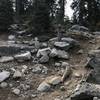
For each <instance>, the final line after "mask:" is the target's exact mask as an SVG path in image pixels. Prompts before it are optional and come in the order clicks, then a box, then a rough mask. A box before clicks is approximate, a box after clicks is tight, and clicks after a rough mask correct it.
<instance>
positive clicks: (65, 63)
mask: <svg viewBox="0 0 100 100" xmlns="http://www.w3.org/2000/svg"><path fill="white" fill-rule="evenodd" d="M61 66H62V67H63V68H65V67H66V66H69V64H68V63H67V62H62V64H61Z"/></svg>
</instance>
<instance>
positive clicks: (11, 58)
mask: <svg viewBox="0 0 100 100" xmlns="http://www.w3.org/2000/svg"><path fill="white" fill-rule="evenodd" d="M13 60H14V58H13V57H9V56H8V57H7V56H3V57H1V58H0V63H5V62H10V61H13Z"/></svg>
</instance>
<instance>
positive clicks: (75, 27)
mask: <svg viewBox="0 0 100 100" xmlns="http://www.w3.org/2000/svg"><path fill="white" fill-rule="evenodd" d="M69 30H70V31H75V32H77V31H80V32H88V31H89V29H88V28H86V27H84V26H80V25H73V26H72V27H71V28H70V29H69Z"/></svg>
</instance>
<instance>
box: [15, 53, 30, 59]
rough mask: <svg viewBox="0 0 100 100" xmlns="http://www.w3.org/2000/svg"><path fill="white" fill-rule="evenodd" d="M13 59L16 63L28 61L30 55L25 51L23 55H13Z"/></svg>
mask: <svg viewBox="0 0 100 100" xmlns="http://www.w3.org/2000/svg"><path fill="white" fill-rule="evenodd" d="M14 58H15V59H16V60H18V61H25V60H30V59H31V53H30V52H29V51H27V52H25V53H21V54H18V55H15V56H14Z"/></svg>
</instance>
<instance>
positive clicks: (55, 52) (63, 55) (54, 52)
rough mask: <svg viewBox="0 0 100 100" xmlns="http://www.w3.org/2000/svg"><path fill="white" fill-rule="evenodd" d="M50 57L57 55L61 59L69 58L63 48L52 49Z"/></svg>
mask: <svg viewBox="0 0 100 100" xmlns="http://www.w3.org/2000/svg"><path fill="white" fill-rule="evenodd" d="M50 57H58V58H62V59H69V55H68V53H67V52H65V51H63V50H57V49H52V51H51V53H50Z"/></svg>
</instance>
